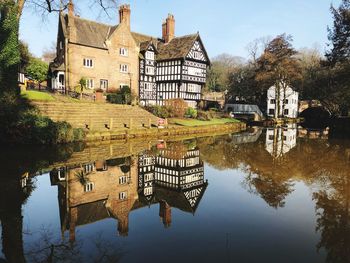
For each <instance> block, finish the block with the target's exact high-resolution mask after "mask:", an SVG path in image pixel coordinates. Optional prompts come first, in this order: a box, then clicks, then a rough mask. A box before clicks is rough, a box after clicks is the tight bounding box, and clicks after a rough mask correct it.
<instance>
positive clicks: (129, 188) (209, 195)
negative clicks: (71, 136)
mask: <svg viewBox="0 0 350 263" xmlns="http://www.w3.org/2000/svg"><path fill="white" fill-rule="evenodd" d="M0 161H1V167H2V171H1V172H0V173H1V176H0V221H1V245H0V246H1V252H0V262H19V263H21V262H168V263H169V262H307V263H310V262H350V141H347V140H336V139H330V138H328V130H323V131H309V130H305V129H302V128H297V127H294V126H290V127H284V128H271V129H267V130H262V129H259V128H252V129H250V130H249V131H247V132H244V133H241V134H232V135H225V136H217V137H207V138H196V139H187V140H183V141H182V140H173V141H167V142H164V141H133V142H116V143H113V144H101V145H89V146H87V145H73V146H64V147H59V148H55V149H45V148H40V147H36V148H32V149H30V148H29V149H28V148H23V149H18V148H16V149H2V150H1V152H0Z"/></svg>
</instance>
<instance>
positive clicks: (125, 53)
mask: <svg viewBox="0 0 350 263" xmlns="http://www.w3.org/2000/svg"><path fill="white" fill-rule="evenodd" d="M128 53H129V52H128V49H127V48H124V47H122V48H120V49H119V55H121V56H123V57H127V56H128Z"/></svg>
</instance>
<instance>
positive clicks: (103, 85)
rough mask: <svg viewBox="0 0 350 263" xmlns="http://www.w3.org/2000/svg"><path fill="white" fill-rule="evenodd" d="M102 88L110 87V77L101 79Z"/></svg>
mask: <svg viewBox="0 0 350 263" xmlns="http://www.w3.org/2000/svg"><path fill="white" fill-rule="evenodd" d="M100 89H103V90H107V89H108V79H100Z"/></svg>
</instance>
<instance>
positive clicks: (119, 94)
mask: <svg viewBox="0 0 350 263" xmlns="http://www.w3.org/2000/svg"><path fill="white" fill-rule="evenodd" d="M135 98H136V96H135V94H133V93H132V92H131V90H130V88H129V86H123V87H122V88H121V89H120V90H119V91H115V92H113V93H108V94H107V101H108V102H110V103H114V104H128V105H130V104H131V103H132V102H133V101H134V100H135ZM134 104H135V103H134Z"/></svg>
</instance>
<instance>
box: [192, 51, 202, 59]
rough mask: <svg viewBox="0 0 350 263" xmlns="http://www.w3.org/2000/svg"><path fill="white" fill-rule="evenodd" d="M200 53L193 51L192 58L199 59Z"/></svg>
mask: <svg viewBox="0 0 350 263" xmlns="http://www.w3.org/2000/svg"><path fill="white" fill-rule="evenodd" d="M201 55H202V53H201V52H199V51H193V58H194V59H200V58H201Z"/></svg>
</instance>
